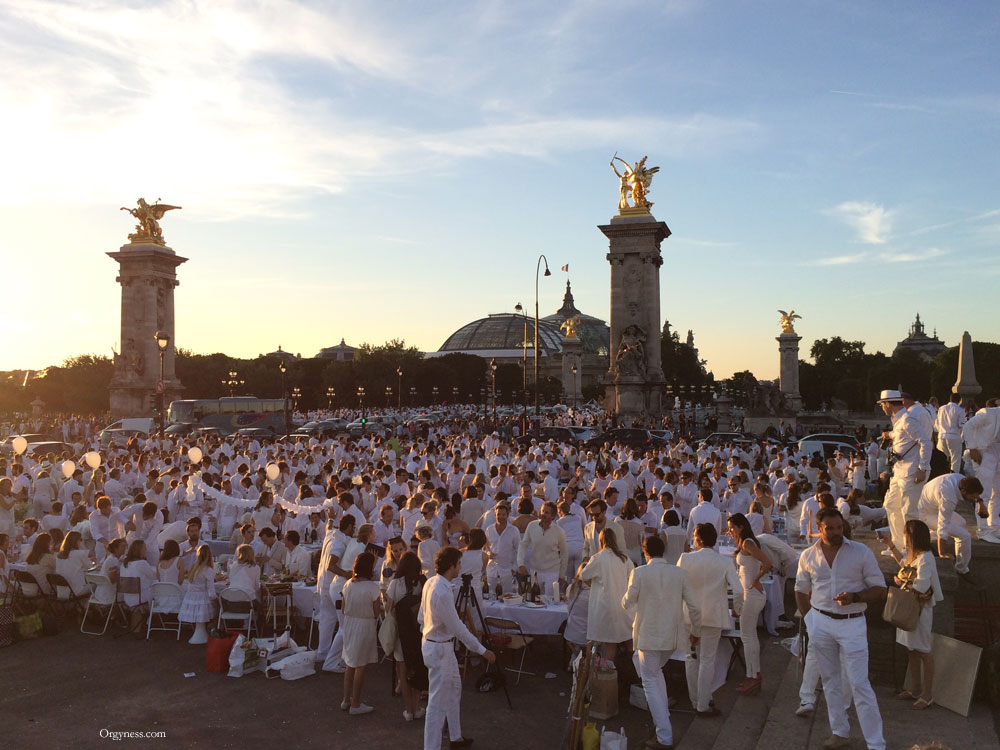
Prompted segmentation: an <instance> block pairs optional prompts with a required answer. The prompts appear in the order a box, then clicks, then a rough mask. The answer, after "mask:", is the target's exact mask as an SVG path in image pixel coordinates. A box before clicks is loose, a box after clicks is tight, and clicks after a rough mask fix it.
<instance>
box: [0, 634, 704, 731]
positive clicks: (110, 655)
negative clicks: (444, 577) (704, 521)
mask: <svg viewBox="0 0 1000 750" xmlns="http://www.w3.org/2000/svg"><path fill="white" fill-rule="evenodd" d="M560 661H561V648H560V646H559V645H558V641H551V642H549V641H537V642H536V643H535V644H534V645H533V652H532V653H529V656H528V660H527V663H526V669H529V670H530V671H533V672H535V673H536V675H535V676H525V677H523V678H522V679H521V684H520V685H514V684H513V682H512V680H511V684H510V685H509V690H510V694H511V699H512V702H513V706H514V708H513V710H509V709H508V708H507V704H506V701H505V699H504V696H503V693H502V692H495V693H487V694H479V693H477V692H476V691H475V687H474V683H475V678H476V677H477V676H478V675H479V674H480V668H478V667H476V668H470V670H469V674H468V676H467V677H466V679H465V683H464V684H465V687H464V691H463V694H462V722H463V732H464V734H465V735H467V736H470V737H472V738H474V740H475V747H477V748H486V749H489V748H498V749H499V748H511V747H514V748H516V747H521V748H532V749H533V748H545V749H548V748H552V749H553V750H554V749H555V748H558V747H559V746H560V743H561V740H562V737H563V733H564V731H565V728H566V709H567V706H568V701H569V691H570V676H569V674H568V673H567V672H565V671H563V670H562V669H560ZM0 664H2V674H3V683H4V687H3V690H2V691H0V747H2V748H19V749H21V748H23V749H29V750H30V749H33V748H40V749H41V748H45V749H46V750H47V749H49V748H91V747H104V748H107V747H109V746H115V745H119V746H123V747H129V748H145V747H151V748H160V749H161V750H162V749H163V748H174V747H184V748H212V749H213V750H217V749H219V748H258V747H261V748H263V747H268V748H274V747H287V748H289V749H290V750H291V749H292V748H294V750H300V749H301V748H314V747H315V748H324V749H325V750H329V749H330V748H333V749H334V750H355V749H358V750H361V749H365V750H369V749H370V748H374V747H381V748H420V747H422V737H423V734H422V733H423V722H422V721H414V722H406V721H404V720H403V715H402V711H403V705H402V700H401V699H400V698H397V697H392V696H390V686H389V679H390V671H391V666H390V664H389V663H383V664H379V665H375V666H374V667H371V668H369V674H368V679H367V682H366V686H365V693H364V700H365V701H366V702H367V703H369V704H371V705H372V706H374V707H375V711H374V712H372V713H370V714H367V715H363V716H356V717H351V716H348V715H347V713H346V712H343V711H341V710H340V709H339V703H340V700H341V697H342V693H343V679H342V677H341V676H340V675H332V674H324V673H318V674H317V675H315V676H311V677H306V678H303V679H301V680H297V681H282V680H278V679H274V680H267V679H265V678H264V676H263V675H262V674H261V673H259V672H258V673H254V674H251V675H247V676H246V677H243V678H240V679H235V678H230V677H227V676H225V675H220V674H215V673H210V672H207V671H206V669H205V647H204V646H191V645H188V644H187V643H185V642H184V640H181V641H180V642H177V641H175V640H173V639H172V637H171V636H170V635H169V634H163V633H154V634H153V638H152V640H150V641H145V640H135V639H133V638H132V637H131V636H129V637H126V638H121V639H115V638H112V637H111V636H110V635H105V636H103V637H95V636H84V635H81V634H80V633H79V632H77V631H74V630H72V629H71V628H68V629H67V630H66V631H65V632H63V633H62V634H60V635H58V636H53V637H47V638H41V639H38V640H34V641H26V642H21V643H16V644H15V645H13V646H11V647H9V648H6V649H3V650H0ZM188 672H193V673H194V676H193V677H185V676H184V675H185V673H188ZM546 672H549V673H554V674H555V675H556V676H555V677H554V678H550V679H545V677H544V674H545V673H546ZM682 700H683V698H682ZM674 718H675V722H674V726H675V732H676V733H677V736H678V737H679V734H680V733H681V732H682V731H683V729H684V727H685V726H686V724H687V722H689V721H690V718H689V717H687V716H684V715H681V714H675V716H674ZM602 723H606V724H607V725H608V727H609V728H614V729H616V730H617V729H618V728H619V727H621V726H624V727H625V729H626V731H627V733H628V736H629V740H630V741H629V746H630V747H632V746H639V743H640V742H641V741H642V740H645V739H646V738H647V737H650V736H652V725H651V723H650V721H649V714H648V713H647V712H645V711H640V710H639V709H636V708H633V707H630V706H624V707H623V708H622V710H621V712H620V713H619V715H618V717H616V718H614V719H611V720H609V721H607V722H598V726H600V724H602ZM102 731H103V735H104V736H102ZM123 731H127V732H163V733H165V737H163V738H158V739H138V738H135V739H123V740H120V741H118V742H115V741H113V740H112V739H109V738H107V737H106V735H107V733H108V732H123ZM447 746H448V743H447V742H445V743H444V745H443V747H445V748H447Z"/></svg>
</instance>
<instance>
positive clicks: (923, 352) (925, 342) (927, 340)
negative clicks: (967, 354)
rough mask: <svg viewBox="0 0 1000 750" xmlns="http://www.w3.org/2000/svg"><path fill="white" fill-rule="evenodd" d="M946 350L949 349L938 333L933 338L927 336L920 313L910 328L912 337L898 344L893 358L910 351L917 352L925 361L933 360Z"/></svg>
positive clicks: (893, 351)
mask: <svg viewBox="0 0 1000 750" xmlns="http://www.w3.org/2000/svg"><path fill="white" fill-rule="evenodd" d="M945 349H947V347H946V346H945V344H944V342H943V341H941V340H940V339H939V338H938V337H937V331H935V332H934V335H933V336H928V335H927V332H926V331H925V330H924V324H923V322H922V321H921V320H920V313H917V318H916V320H914V321H913V325H911V326H910V335H909V336H907V337H906V338H905V339H903V340H902V341H900V342H899V343H898V344H896V348H895V349H893V350H892V356H893V357H895V356H897V355H898V354H899V353H900V352H902V351H905V350H909V351H912V352H916V353H917V354H919V355H920V356H921V357H923V358H924V359H928V360H931V359H934V358H935V357H936V356H937V355H939V354H940V353H941V352H943V351H944V350H945Z"/></svg>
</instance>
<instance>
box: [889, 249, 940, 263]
mask: <svg viewBox="0 0 1000 750" xmlns="http://www.w3.org/2000/svg"><path fill="white" fill-rule="evenodd" d="M949 252H951V251H950V250H942V249H941V248H939V247H930V248H927V249H926V250H918V251H915V252H913V251H905V250H899V251H891V252H884V253H880V254H879V255H878V259H879V260H880V261H882V262H883V263H920V262H922V261H925V260H934V259H935V258H940V257H941V256H942V255H947V254H948V253H949Z"/></svg>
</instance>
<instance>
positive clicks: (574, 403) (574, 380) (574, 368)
mask: <svg viewBox="0 0 1000 750" xmlns="http://www.w3.org/2000/svg"><path fill="white" fill-rule="evenodd" d="M569 370H570V372H572V373H573V409H574V410H576V391H577V388H576V373H577V372H578V370H577V367H576V363H575V362H574V363H573V366H572V367H570V368H569Z"/></svg>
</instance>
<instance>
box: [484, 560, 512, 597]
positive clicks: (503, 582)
mask: <svg viewBox="0 0 1000 750" xmlns="http://www.w3.org/2000/svg"><path fill="white" fill-rule="evenodd" d="M498 580H499V581H500V586H501V588H502V589H503V593H505V594H515V593H517V582H516V581H515V580H514V573H513V571H512V570H511V568H509V567H507V566H504V567H501V566H499V565H497V564H496V563H490V564H489V565H487V566H486V585H487V586H489V587H490V592H491V593H492V592H493V590H494V589H496V586H497V581H498Z"/></svg>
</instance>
